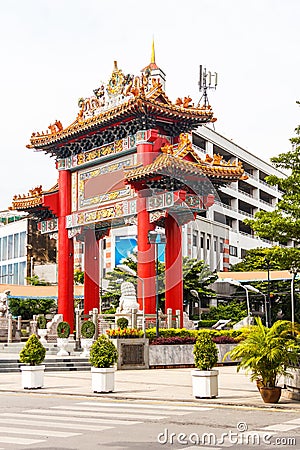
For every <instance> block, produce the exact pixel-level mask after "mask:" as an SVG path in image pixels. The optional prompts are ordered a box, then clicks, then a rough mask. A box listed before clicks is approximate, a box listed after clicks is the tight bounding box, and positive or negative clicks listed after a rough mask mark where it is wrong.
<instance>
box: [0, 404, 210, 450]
mask: <svg viewBox="0 0 300 450" xmlns="http://www.w3.org/2000/svg"><path fill="white" fill-rule="evenodd" d="M205 410H211V408H206V407H188V406H180V407H178V406H176V405H158V404H146V403H145V404H141V403H139V404H133V403H129V402H128V403H127V402H120V403H117V402H99V401H84V402H76V403H74V404H73V405H70V404H65V405H59V406H52V407H49V408H43V409H26V410H24V411H22V412H20V413H11V412H7V413H0V445H1V447H0V450H5V447H3V444H8V445H11V444H13V445H14V446H15V447H14V448H17V446H18V445H23V446H28V448H30V446H33V445H35V444H42V443H45V442H46V441H48V438H50V437H51V438H58V439H62V438H63V439H67V438H71V437H76V436H81V435H83V434H84V433H85V432H90V431H95V432H100V431H105V430H110V429H113V428H116V427H118V426H121V425H122V426H126V427H132V426H136V425H139V424H142V423H145V422H149V421H160V420H165V419H168V418H171V417H172V416H175V417H176V416H178V415H180V416H182V415H184V414H190V413H191V412H196V411H205ZM10 448H11V447H10Z"/></svg>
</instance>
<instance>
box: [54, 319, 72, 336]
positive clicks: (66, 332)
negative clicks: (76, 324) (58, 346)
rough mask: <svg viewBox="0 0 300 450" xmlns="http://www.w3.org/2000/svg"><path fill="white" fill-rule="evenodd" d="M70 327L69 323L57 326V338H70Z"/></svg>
mask: <svg viewBox="0 0 300 450" xmlns="http://www.w3.org/2000/svg"><path fill="white" fill-rule="evenodd" d="M70 331H71V330H70V325H69V324H68V322H60V323H59V324H58V325H57V337H59V338H68V337H69V336H70Z"/></svg>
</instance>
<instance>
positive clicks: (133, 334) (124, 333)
mask: <svg viewBox="0 0 300 450" xmlns="http://www.w3.org/2000/svg"><path fill="white" fill-rule="evenodd" d="M106 334H107V336H108V337H109V338H111V339H120V338H122V339H126V338H130V339H131V338H142V337H143V336H144V332H143V330H137V329H136V328H117V329H114V330H106Z"/></svg>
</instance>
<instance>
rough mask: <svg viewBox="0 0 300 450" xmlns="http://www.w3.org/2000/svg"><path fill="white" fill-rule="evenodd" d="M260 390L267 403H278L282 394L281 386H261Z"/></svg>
mask: <svg viewBox="0 0 300 450" xmlns="http://www.w3.org/2000/svg"><path fill="white" fill-rule="evenodd" d="M259 392H260V395H261V397H262V399H263V401H264V402H265V403H278V401H279V399H280V396H281V387H279V386H274V387H260V389H259Z"/></svg>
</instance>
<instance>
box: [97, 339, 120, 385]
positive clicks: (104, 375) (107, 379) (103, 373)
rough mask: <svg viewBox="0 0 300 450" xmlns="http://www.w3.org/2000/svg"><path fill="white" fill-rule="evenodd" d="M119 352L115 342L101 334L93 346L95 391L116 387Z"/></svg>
mask: <svg viewBox="0 0 300 450" xmlns="http://www.w3.org/2000/svg"><path fill="white" fill-rule="evenodd" d="M117 360H118V352H117V349H116V347H115V345H114V344H113V342H112V341H111V340H110V339H109V338H108V337H106V336H104V335H101V336H100V337H99V338H98V339H97V340H96V341H95V342H94V343H93V345H92V346H91V350H90V363H91V365H92V367H91V372H92V390H93V392H112V391H113V390H114V387H115V367H114V364H115V363H116V362H117Z"/></svg>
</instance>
